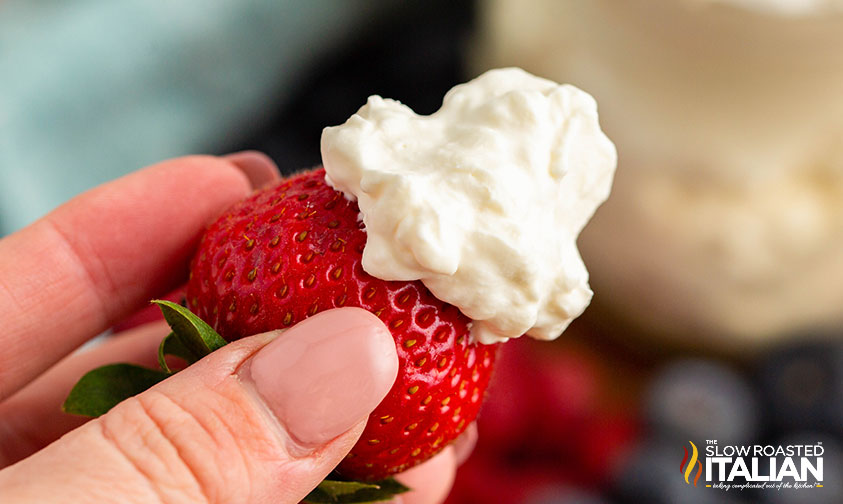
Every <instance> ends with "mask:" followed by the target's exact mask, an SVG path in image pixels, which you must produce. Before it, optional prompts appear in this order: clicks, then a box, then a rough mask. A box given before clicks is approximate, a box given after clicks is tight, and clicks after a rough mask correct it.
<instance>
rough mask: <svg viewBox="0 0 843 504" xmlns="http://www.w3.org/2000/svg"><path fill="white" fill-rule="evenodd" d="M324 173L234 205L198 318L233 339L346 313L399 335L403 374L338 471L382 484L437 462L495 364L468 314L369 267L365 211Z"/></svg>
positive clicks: (202, 262) (213, 232)
mask: <svg viewBox="0 0 843 504" xmlns="http://www.w3.org/2000/svg"><path fill="white" fill-rule="evenodd" d="M324 177H325V172H324V170H322V169H318V170H315V171H313V172H309V173H302V174H299V175H297V176H295V177H293V178H290V179H288V180H286V181H283V182H281V183H280V184H278V185H277V186H275V187H271V188H268V189H266V190H263V191H261V192H258V193H256V194H254V195H253V196H252V197H250V198H249V199H247V200H245V201H243V202H241V203H239V204H237V205H235V206H234V207H233V208H231V209H230V210H229V211H228V212H227V213H226V214H225V215H223V216H222V217H221V218H220V219H219V220H218V221H217V222H215V223H214V224H212V225H211V226H210V228H209V229H208V230H207V232H206V233H205V236H204V237H203V239H202V242H201V244H200V247H199V250H198V251H197V254H196V256H195V257H194V259H193V263H192V267H191V278H190V281H189V283H188V286H187V299H188V303H189V304H188V306H189V308H190V309H191V310H192V311H193V312H194V313H196V314H197V315H198V316H199V317H201V318H202V319H204V320H205V321H206V322H208V323H209V324H210V325H211V326H213V327H214V328H215V329H216V330H217V331H218V332H219V333H220V334H221V335H222V336H223V337H224V338H226V339H227V340H234V339H237V338H240V337H243V336H246V335H249V334H255V333H260V332H264V331H268V330H271V329H278V328H284V327H289V326H291V325H293V324H295V323H296V322H299V321H300V320H302V319H304V318H306V317H308V316H310V315H313V314H315V313H318V312H319V311H322V310H327V309H331V308H335V307H341V306H358V307H361V308H365V309H367V310H369V311H371V312H373V313H375V314H376V315H377V316H378V317H380V318H381V320H383V322H384V323H385V324H386V325H387V327H389V328H390V330H391V332H392V335H393V337H394V338H395V343H396V347H397V349H398V357H399V362H400V363H399V366H400V368H399V369H400V371H399V373H398V378H397V380H396V382H395V385H394V387H393V388H392V390H391V391H390V393H389V394H388V395H387V396H386V398H385V399H384V400H383V402H382V403H381V404H380V405H379V406H378V408H377V409H376V410H375V411H374V412H373V413H372V415H371V416H370V417H369V422H368V424H367V425H366V429H365V431H364V432H363V435H362V437H361V438H360V441H359V442H358V443H357V445H356V446H355V447H354V448H353V449H352V451H351V453H350V454H349V456H348V457H347V458H346V459H345V460H344V461H343V463H342V464H340V466H339V468H338V471H340V472H341V473H342V474H343V475H344V476H346V477H350V478H354V479H362V480H376V479H382V478H384V477H386V476H388V475H390V474H394V473H397V472H399V471H403V470H405V469H407V468H410V467H413V466H415V465H416V464H418V463H420V462H422V461H424V460H426V459H428V458H430V457H431V456H433V455H434V454H436V453H437V452H438V451H440V450H441V449H442V448H443V447H445V446H446V445H447V444H448V443H449V442H450V441H452V440H453V439H454V438H456V437H457V436H458V435H459V434H460V433H461V432H462V431H463V430H464V429H465V428H466V426H467V425H468V424H469V423H470V422H471V421H472V420H474V417H475V416H476V415H477V410H478V408H479V407H480V403H481V399H482V397H483V394H484V391H485V389H486V385H487V383H488V381H489V376H490V374H491V370H492V364H493V361H494V356H495V347H494V346H485V345H479V344H473V343H471V342H470V339H469V322H470V319H468V318H467V317H466V316H465V315H463V314H462V313H460V311H459V310H458V309H457V308H456V307H454V306H452V305H449V304H447V303H443V302H442V301H440V300H438V299H436V298H435V297H434V296H433V295H432V294H431V293H430V292H429V291H428V290H427V288H425V286H424V285H423V284H422V283H421V282H418V281H415V282H403V281H401V282H387V281H383V280H379V279H377V278H374V277H372V276H371V275H369V274H367V273H366V272H365V271H363V267H362V266H361V259H362V251H363V246H364V245H365V243H366V233H365V231H364V230H363V229H362V227H363V226H362V223H361V222H359V221H358V218H357V216H358V213H359V211H358V208H357V205H356V204H355V203H353V202H350V201H348V200H347V199H346V198H344V197H343V195H342V193H340V192H337V191H335V190H333V189H332V188H331V187H330V186H328V185H327V184H326V183H325V181H324Z"/></svg>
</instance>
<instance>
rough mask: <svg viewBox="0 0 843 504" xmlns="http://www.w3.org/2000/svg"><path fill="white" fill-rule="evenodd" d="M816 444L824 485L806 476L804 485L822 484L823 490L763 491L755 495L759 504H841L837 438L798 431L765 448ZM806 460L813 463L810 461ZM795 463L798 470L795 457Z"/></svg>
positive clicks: (842, 455)
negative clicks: (821, 453) (820, 457)
mask: <svg viewBox="0 0 843 504" xmlns="http://www.w3.org/2000/svg"><path fill="white" fill-rule="evenodd" d="M818 443H819V444H821V445H822V448H823V455H822V458H823V481H822V482H817V481H814V480H813V477H812V475H810V474H809V476H808V478H809V479H808V481H807V482H806V483H809V484H815V483H821V484H822V485H823V486H822V488H817V487H815V488H800V489H797V488H791V489H786V488H782V489H780V490H762V491H760V492H759V493H758V496H759V498H760V500H761V502H763V503H765V504H803V503H804V504H809V503H810V504H839V503H841V502H843V444H841V440H840V439H839V438H834V437H833V436H830V435H828V434H826V433H821V432H816V431H801V432H797V433H793V434H788V435H786V436H784V437H782V438H779V439H776V440H774V441H771V442H770V443H764V444H770V445H772V446H774V447H777V446H779V445H781V446H787V445H816V444H818ZM778 458H781V457H778ZM762 460H763V459H762ZM809 460H810V461H811V462H812V463H816V460H815V459H813V458H812V459H809ZM762 463H763V461H762ZM779 463H780V464H781V463H782V462H779ZM794 463H795V465H796V468H797V470H799V468H800V462H799V459H798V457H795V458H794ZM785 481H791V482H792V480H791V479H790V478H786V479H785Z"/></svg>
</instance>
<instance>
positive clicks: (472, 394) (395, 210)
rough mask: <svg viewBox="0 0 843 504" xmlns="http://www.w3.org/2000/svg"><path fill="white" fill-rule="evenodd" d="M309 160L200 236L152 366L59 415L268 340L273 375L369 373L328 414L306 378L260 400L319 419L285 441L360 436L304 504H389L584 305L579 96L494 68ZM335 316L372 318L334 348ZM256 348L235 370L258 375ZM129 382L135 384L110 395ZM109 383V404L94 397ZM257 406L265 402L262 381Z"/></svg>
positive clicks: (606, 175)
mask: <svg viewBox="0 0 843 504" xmlns="http://www.w3.org/2000/svg"><path fill="white" fill-rule="evenodd" d="M322 154H323V161H324V163H325V166H324V168H317V169H314V170H312V171H306V172H302V173H299V174H298V175H295V176H293V177H291V178H289V179H287V180H284V181H280V182H278V183H277V184H275V185H272V186H270V187H267V188H265V189H263V190H261V191H258V192H255V193H254V194H252V195H251V196H250V197H249V198H247V199H245V200H243V201H241V202H239V203H237V204H236V205H234V206H232V207H231V208H229V209H228V210H227V211H226V212H225V213H223V215H222V216H221V217H219V218H218V219H217V220H216V221H215V222H214V223H212V224H211V225H210V226H209V227H208V229H207V230H206V232H205V234H204V236H203V237H202V240H201V242H200V244H199V246H198V249H197V251H196V253H195V255H194V257H193V260H192V261H191V271H190V278H189V281H188V283H187V290H186V306H179V305H177V304H174V303H168V302H159V303H158V304H160V305H161V307H162V310H163V311H164V315H165V318H167V320H168V322H169V323H170V325H171V327H172V328H173V332H172V333H171V334H170V335H168V336H167V337H166V338H165V339H164V340H163V341H162V343H161V345H160V347H159V363H160V366H161V368H162V371H160V372H158V371H152V370H146V371H139V370H137V369H134V368H132V369H131V370H129V371H126V370H123V369H120V370H115V369H114V368H109V369H106V368H102V369H99V370H95V371H94V372H92V373H90V374H89V375H86V377H85V378H83V380H82V381H81V382H80V383H79V384H78V385H77V387H76V388H74V390H73V391H72V392H71V395H70V397H69V398H68V401H67V402H66V403H65V408H66V410H67V411H69V412H74V413H81V414H95V415H96V414H100V413H104V412H106V411H108V409H110V408H111V406H113V405H114V404H117V403H118V402H119V401H120V400H121V399H123V398H124V397H126V396H131V395H133V394H134V393H137V392H139V391H141V390H143V389H145V388H147V386H148V385H144V384H140V385H138V383H137V380H135V379H134V378H132V379H128V378H126V377H125V376H122V377H121V379H124V378H125V380H123V381H121V380H115V377H114V376H111V375H109V374H108V373H114V372H119V373H125V372H131V373H135V374H141V375H143V376H144V377H145V379H146V380H147V382H148V383H155V382H158V381H161V382H162V383H161V385H159V386H162V387H164V383H167V381H168V380H165V378H167V377H168V376H170V375H171V374H173V373H174V371H173V369H172V368H171V364H172V362H171V361H172V356H175V357H179V358H181V359H183V360H184V361H187V363H189V364H192V363H194V362H196V363H197V366H201V365H202V364H203V363H204V362H206V361H208V360H209V359H211V360H215V359H221V357H214V356H216V355H217V353H218V352H217V350H219V351H223V350H221V349H223V347H225V349H229V348H231V347H235V348H240V346H241V345H246V346H249V343H243V342H244V341H253V340H252V338H253V337H250V335H254V334H269V333H272V332H273V331H278V330H281V333H280V334H278V335H277V341H273V342H272V343H271V344H270V345H268V346H272V345H276V346H277V347H279V348H284V349H285V350H284V351H283V352H282V351H276V352H275V354H274V355H275V358H276V359H277V360H278V365H280V366H281V367H282V368H284V369H286V367H285V366H287V365H288V364H289V365H291V366H294V365H297V364H296V363H297V358H296V355H297V354H298V353H300V352H304V351H305V350H307V349H309V350H313V349H314V348H317V347H318V351H317V353H318V354H319V355H321V358H320V360H321V361H322V362H330V363H331V366H332V367H334V368H336V370H337V373H340V371H342V370H345V369H357V368H359V366H361V365H364V366H368V367H370V368H371V369H370V371H372V373H374V375H377V376H380V378H378V379H375V380H374V381H373V380H372V379H371V375H365V374H364V375H363V376H369V377H368V378H365V379H362V380H356V379H349V380H348V381H347V382H344V383H342V385H343V386H344V387H345V390H344V391H343V393H344V395H343V393H340V394H339V395H337V392H336V390H334V392H333V394H328V396H329V397H330V398H331V401H329V402H326V401H325V399H324V398H325V397H326V395H325V394H323V392H324V390H323V389H322V388H320V387H311V386H310V382H309V381H308V380H307V379H304V378H303V379H302V383H301V384H300V386H299V387H298V388H296V387H297V385H296V376H295V373H293V374H289V373H288V374H284V380H282V381H283V382H284V386H279V389H278V390H280V391H281V392H279V394H280V399H279V398H278V397H275V398H274V399H272V400H271V401H270V402H272V403H273V404H276V405H277V404H286V406H283V407H280V408H270V410H271V412H270V416H271V417H274V419H275V420H277V421H278V422H280V423H281V424H282V425H289V424H290V422H293V424H296V423H297V421H296V419H297V418H301V417H300V411H302V410H312V411H314V412H315V413H312V414H311V416H310V417H307V418H310V419H312V420H311V421H309V422H299V429H294V431H298V432H304V433H306V434H305V435H304V436H303V437H302V439H298V438H297V436H296V435H295V434H296V433H295V432H293V439H292V441H293V442H294V444H295V443H298V442H299V441H305V444H307V442H306V441H307V440H308V439H310V440H312V439H318V440H319V442H320V443H329V444H330V443H332V442H333V441H331V440H332V439H334V438H336V439H340V438H345V436H346V434H348V433H349V432H352V431H354V432H355V434H354V435H350V436H349V437H348V439H356V442H355V443H353V446H352V445H348V448H349V449H350V450H349V451H348V453H347V455H346V456H345V457H344V458H343V459H342V461H341V462H339V464H338V465H337V466H336V470H335V471H334V473H333V474H332V476H331V478H330V479H329V480H326V481H324V482H322V483H321V484H319V486H318V487H317V488H316V489H315V490H314V493H312V494H310V495H308V497H307V499H308V500H309V501H311V502H322V501H325V502H334V501H336V499H341V501H342V502H364V501H371V500H377V499H383V498H387V497H389V496H391V495H394V494H396V493H400V492H403V491H405V490H406V489H405V488H404V487H402V486H401V485H400V484H398V483H396V482H395V480H392V479H390V477H391V476H392V475H395V474H398V473H401V472H402V471H406V470H408V469H411V468H413V467H415V466H417V465H419V464H422V463H424V462H425V461H426V460H429V459H431V458H432V457H435V456H436V455H437V454H438V453H440V452H442V450H445V449H448V450H452V449H451V448H447V447H449V445H450V444H451V443H452V442H453V441H454V440H455V439H456V438H457V437H459V436H460V434H461V433H462V432H464V431H465V429H466V428H467V427H468V426H469V425H470V424H471V422H472V421H473V420H474V418H475V417H476V415H477V413H478V410H479V408H480V405H481V402H482V399H483V396H484V393H485V389H486V386H487V384H488V382H489V378H490V375H491V373H492V369H493V365H494V360H495V353H496V349H497V346H498V345H499V344H500V343H502V342H505V341H507V340H509V339H512V338H517V337H520V336H521V335H524V334H526V335H529V336H531V337H534V338H536V339H540V340H550V339H554V338H556V337H558V336H559V334H560V333H561V332H562V331H563V330H564V329H565V328H566V327H567V325H568V324H569V323H570V322H571V320H573V319H574V318H575V317H577V316H578V315H579V314H580V313H582V311H583V310H584V309H585V307H586V306H587V305H588V303H589V301H590V299H591V296H592V292H591V290H590V288H589V286H588V273H587V271H586V270H585V266H584V265H583V263H582V259H581V258H580V256H579V252H578V251H577V248H576V238H577V236H578V234H579V232H580V230H581V229H582V227H583V226H584V225H585V224H586V223H587V221H588V219H589V218H590V217H591V215H592V214H593V212H594V211H595V210H596V208H597V206H599V205H600V204H601V203H602V201H603V200H605V198H606V197H607V196H608V193H609V188H610V185H611V179H612V174H613V171H614V166H615V161H616V154H615V151H614V146H613V145H612V144H611V142H610V141H609V140H608V138H606V137H605V135H603V133H602V131H600V128H599V124H598V121H597V111H596V104H595V103H594V100H593V99H592V98H591V97H590V96H588V95H587V94H586V93H584V92H582V91H580V90H578V89H576V88H574V87H572V86H560V85H558V84H556V83H553V82H551V81H547V80H544V79H539V78H537V77H534V76H531V75H529V74H527V73H526V72H523V71H521V70H518V69H504V70H495V71H490V72H488V73H486V74H484V75H482V76H481V77H479V78H477V79H475V80H474V81H472V82H470V83H467V84H464V85H461V86H457V87H455V88H454V89H452V90H451V91H450V92H449V93H448V94H447V95H446V97H445V100H444V101H443V105H442V108H441V109H440V110H439V111H438V112H436V113H434V114H433V115H431V116H424V117H422V116H417V115H415V114H414V113H413V112H412V111H411V110H410V109H409V108H407V107H405V106H403V105H401V104H400V103H398V102H394V101H391V100H384V99H382V98H380V97H376V96H375V97H370V99H369V102H368V103H367V104H366V105H365V106H364V107H362V108H361V109H360V111H358V113H357V114H355V115H354V116H352V117H351V118H350V119H349V120H348V121H347V122H346V123H345V124H343V125H341V126H337V127H332V128H326V130H325V132H324V133H323V139H322ZM335 309H339V311H344V312H345V313H351V312H348V310H352V311H355V312H359V313H366V314H368V317H369V318H370V319H371V320H372V321H373V322H370V323H368V326H369V329H367V330H366V331H363V332H366V333H367V334H368V336H361V335H360V334H357V339H354V338H353V337H349V338H348V339H343V338H341V337H339V336H337V335H338V334H344V333H345V332H347V331H351V333H354V331H355V330H356V329H354V327H356V326H354V324H353V323H352V321H351V319H349V318H346V319H342V318H340V319H334V318H332V317H333V316H331V315H330V314H331V313H333V312H335V311H337V310H335ZM316 320H319V321H321V326H320V327H321V329H320V331H321V332H325V333H332V334H333V336H332V337H331V338H330V339H325V341H321V340H320V339H319V337H316V338H317V342H316V343H314V342H309V343H299V344H297V343H296V341H297V340H296V338H295V337H294V336H295V335H296V334H298V333H297V332H296V331H297V328H300V327H301V325H302V324H305V325H307V324H311V325H312V324H316V322H312V321H316ZM328 320H334V321H335V322H333V323H334V325H335V326H336V327H335V330H334V331H333V332H332V331H330V330H328V329H327V327H328V326H330V325H331V323H329V322H326V321H328ZM343 320H345V321H344V322H343ZM346 323H350V324H352V326H354V327H350V328H345V327H343V325H344V324H346ZM308 327H310V326H308ZM313 327H316V326H313ZM287 328H289V334H288V333H287V332H284V330H285V329H287ZM320 331H317V332H320ZM376 334H381V335H384V334H385V335H387V336H388V338H389V340H388V341H389V345H388V346H389V352H386V353H389V354H390V355H394V358H395V366H394V374H393V375H392V376H393V377H394V381H390V380H386V379H385V378H384V377H385V376H387V375H389V374H390V373H389V372H387V370H386V368H384V367H382V366H381V364H383V363H384V362H386V361H388V360H390V359H391V358H392V357H388V356H386V353H384V352H385V350H384V345H383V338H380V337H379V336H376ZM377 341H380V343H377ZM229 343H230V344H229ZM302 345H303V346H302ZM314 345H315V346H314ZM372 345H375V347H378V348H379V349H380V350H378V351H379V352H381V354H382V355H381V358H380V360H379V359H376V358H374V357H372V355H371V353H370V350H372V349H373V348H374V347H372ZM367 348H368V350H367ZM263 351H264V350H261V351H260V352H259V353H258V354H257V357H255V358H254V359H253V361H252V364H251V365H248V366H246V369H249V370H252V371H254V370H255V369H264V370H265V371H259V374H260V373H270V372H271V371H270V370H272V369H273V365H272V364H271V363H269V361H268V360H266V359H260V356H261V352H263ZM313 351H316V350H313ZM212 352H213V354H211V353H212ZM285 352H289V353H290V354H289V355H287V354H285ZM392 352H394V354H393V353H392ZM209 354H211V355H209ZM255 359H257V360H255ZM384 359H386V360H384ZM255 362H263V363H264V364H262V365H261V366H258V367H257V368H255ZM378 363H380V364H378ZM379 366H380V367H379ZM195 367H196V366H190V367H189V368H188V369H187V370H186V371H185V372H186V373H190V372H192V371H191V370H193V369H194V368H195ZM297 369H298V368H297ZM323 369H324V368H323ZM378 369H380V371H378ZM300 370H301V373H302V376H308V375H309V373H312V370H310V368H308V367H302V368H300ZM149 372H152V373H157V374H150V373H149ZM325 372H326V373H327V375H328V376H333V373H332V372H331V371H327V370H326V371H325ZM349 376H354V375H353V374H349ZM384 380H386V381H388V382H389V384H390V387H389V388H388V390H385V391H383V393H382V394H381V392H380V389H379V388H378V386H376V385H375V384H376V383H379V384H381V385H383V383H385V381H384ZM123 382H125V383H129V384H130V386H128V387H127V388H125V389H123V390H115V389H114V387H113V386H112V384H113V383H123ZM339 383H340V382H336V383H335V384H339ZM103 388H105V389H107V390H108V391H109V393H110V394H111V397H109V398H108V400H104V401H99V402H98V401H89V400H88V397H89V395H90V393H92V392H97V393H99V391H100V389H103ZM153 390H154V389H153ZM291 390H295V392H294V393H292V396H291V395H290V391H291ZM258 395H260V396H261V397H264V398H267V397H269V398H273V397H274V395H275V392H274V389H273V388H272V387H268V388H267V387H258ZM290 397H295V400H292V399H290ZM357 397H366V398H368V400H371V399H372V398H375V397H376V398H377V401H376V402H374V403H372V404H370V403H369V402H367V400H364V401H360V400H358V399H355V398H357ZM290 401H292V402H290ZM291 404H293V405H295V407H292V406H290V405H291ZM92 405H93V406H92ZM336 407H339V409H340V410H341V411H348V412H350V413H349V415H351V416H352V417H354V416H355V415H352V414H351V413H352V412H353V413H356V414H359V413H360V412H361V411H363V410H367V411H370V413H369V414H368V416H367V418H366V419H365V421H364V422H361V423H360V424H359V425H357V424H351V423H349V422H348V421H347V420H348V419H346V421H345V422H339V424H341V425H342V426H343V429H340V428H339V427H337V426H336V425H334V426H333V427H330V426H327V425H328V424H330V422H328V424H326V423H325V418H329V417H331V415H330V414H328V411H331V410H333V409H334V408H336ZM322 413H324V414H322ZM313 414H315V415H316V417H313V416H312V415H313ZM355 418H356V417H355ZM339 424H338V425H339ZM356 425H357V426H356ZM355 426H356V427H355ZM358 427H359V430H356V431H355V429H357V428H358ZM341 433H342V434H341ZM357 435H359V439H358V438H357V437H356V436H357ZM337 436H339V438H338V437H337ZM343 442H345V441H343ZM331 499H334V500H331Z"/></svg>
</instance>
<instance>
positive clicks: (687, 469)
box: [679, 441, 702, 486]
mask: <svg viewBox="0 0 843 504" xmlns="http://www.w3.org/2000/svg"><path fill="white" fill-rule="evenodd" d="M688 442H689V443H691V460H690V461H689V460H688V448H686V447H684V446H683V447H682V449H683V450H685V456H684V457H682V462H681V463H680V464H679V472H680V473H684V474H685V483H687V484H689V485H690V484H691V481H690V480H689V478H690V477H691V472H693V470H694V464H696V466H697V475H696V476H694V486H697V481H699V480H700V475H701V474H702V463H701V462H700V461H699V460H698V458H697V457H698V455H699V453H698V452H697V445H695V444H694V443H693V442H692V441H688ZM685 462H688V466H687V467H685ZM683 469H684V471H683Z"/></svg>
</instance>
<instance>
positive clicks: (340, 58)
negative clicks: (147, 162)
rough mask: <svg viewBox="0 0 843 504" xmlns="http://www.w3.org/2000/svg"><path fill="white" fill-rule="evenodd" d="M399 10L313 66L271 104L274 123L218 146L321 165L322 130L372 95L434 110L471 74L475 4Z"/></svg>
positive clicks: (297, 164) (288, 167)
mask: <svg viewBox="0 0 843 504" xmlns="http://www.w3.org/2000/svg"><path fill="white" fill-rule="evenodd" d="M395 10H396V12H395V13H394V14H393V15H390V16H383V17H381V18H380V20H379V21H376V22H373V23H372V24H371V25H370V26H368V27H367V28H366V29H365V30H363V31H361V32H360V33H359V34H358V35H356V36H355V38H354V39H353V40H351V41H350V43H349V44H347V45H345V46H344V47H343V48H342V49H341V50H339V51H337V52H335V53H333V54H331V55H329V56H328V57H326V58H325V59H324V60H323V61H319V62H317V63H316V64H315V65H313V68H314V69H315V70H314V71H311V72H309V73H308V74H307V75H306V76H305V78H303V79H302V80H301V81H300V82H299V84H298V88H297V89H296V90H295V91H294V92H293V93H292V94H291V95H290V98H289V99H288V100H285V101H284V102H283V103H281V104H279V106H277V107H275V110H273V109H272V108H269V109H268V110H267V112H266V114H267V115H266V119H267V120H268V122H267V123H265V124H263V125H259V126H258V129H257V131H255V132H254V133H252V134H251V135H250V136H249V137H248V138H246V139H244V140H242V141H237V142H234V143H232V145H227V146H222V148H221V149H220V151H219V152H220V153H225V152H233V151H238V150H244V149H257V150H261V151H264V152H266V153H267V154H269V156H270V157H272V158H273V159H274V160H275V161H276V163H278V166H279V167H280V168H281V169H282V171H284V172H285V173H291V172H293V171H295V170H298V169H301V168H306V167H311V166H314V165H317V164H319V163H320V154H319V138H320V136H321V134H322V129H323V128H324V127H326V126H332V125H337V124H342V123H343V122H345V120H346V119H348V117H349V116H351V115H352V114H353V113H354V112H356V111H357V109H359V108H360V107H361V106H363V105H364V104H365V103H366V99H367V98H368V97H369V96H370V95H373V94H378V95H381V96H383V97H384V98H393V99H395V100H398V101H400V102H402V103H404V104H406V105H408V106H409V107H410V108H412V109H413V110H414V111H416V112H417V113H419V114H430V113H432V112H435V111H436V110H437V109H438V108H439V106H440V105H441V103H442V96H443V95H444V94H445V92H447V91H448V89H450V88H451V87H452V86H454V85H455V84H457V83H459V82H462V81H464V80H466V79H467V78H470V77H472V76H469V75H468V74H467V70H466V68H465V65H464V56H465V51H466V50H467V47H468V43H469V38H470V36H471V33H472V29H473V26H474V8H473V4H472V2H467V1H457V2H447V1H433V2H411V3H408V4H405V5H403V6H401V7H397V8H396V9H395Z"/></svg>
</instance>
